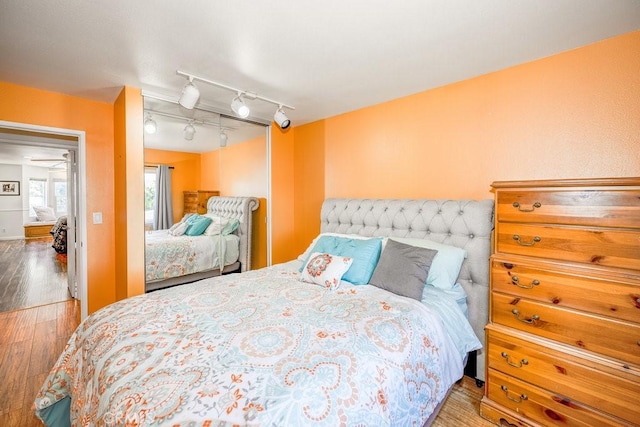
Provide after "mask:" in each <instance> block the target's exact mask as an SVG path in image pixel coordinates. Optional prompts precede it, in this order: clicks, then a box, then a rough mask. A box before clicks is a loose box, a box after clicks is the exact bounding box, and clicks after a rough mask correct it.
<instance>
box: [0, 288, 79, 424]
mask: <svg viewBox="0 0 640 427" xmlns="http://www.w3.org/2000/svg"><path fill="white" fill-rule="evenodd" d="M79 324H80V304H79V302H78V301H75V300H69V301H64V302H59V303H54V304H48V305H41V306H39V307H34V308H27V309H24V310H16V311H10V312H5V313H0V426H2V427H14V426H15V427H30V426H41V425H42V423H41V422H40V421H39V420H38V418H36V416H35V415H34V414H33V411H32V410H31V405H32V404H33V400H34V398H35V395H36V393H37V392H38V390H39V389H40V387H41V386H42V384H44V380H45V378H46V377H47V375H48V374H49V371H50V370H51V368H52V367H53V365H54V364H55V362H56V360H57V359H58V356H59V355H60V353H62V350H63V349H64V346H65V344H66V343H67V341H68V340H69V337H70V336H71V334H72V333H73V331H74V330H75V329H76V327H77V326H78V325H79Z"/></svg>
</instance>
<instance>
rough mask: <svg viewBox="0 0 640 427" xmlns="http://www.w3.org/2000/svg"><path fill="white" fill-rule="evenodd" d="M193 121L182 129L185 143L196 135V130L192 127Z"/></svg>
mask: <svg viewBox="0 0 640 427" xmlns="http://www.w3.org/2000/svg"><path fill="white" fill-rule="evenodd" d="M192 123H193V121H189V123H187V125H186V126H185V127H184V139H186V140H187V141H191V140H192V139H193V136H194V135H195V134H196V128H195V127H193V124H192Z"/></svg>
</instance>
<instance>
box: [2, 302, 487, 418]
mask: <svg viewBox="0 0 640 427" xmlns="http://www.w3.org/2000/svg"><path fill="white" fill-rule="evenodd" d="M79 323H80V304H79V303H78V302H77V301H75V300H69V301H65V302H60V303H55V304H49V305H43V306H40V307H35V308H30V309H24V310H17V311H11V312H7V313H0V379H1V380H0V426H2V427H32V426H41V425H42V424H41V423H40V421H39V420H38V419H37V418H36V416H35V415H34V414H33V411H32V410H31V405H32V404H33V399H34V397H35V395H36V393H37V392H38V389H39V388H40V387H41V386H42V384H43V383H44V380H45V378H46V377H47V375H48V373H49V370H50V369H51V367H53V365H54V364H55V362H56V360H57V359H58V356H59V355H60V353H61V352H62V350H63V349H64V346H65V344H66V342H67V341H68V339H69V337H70V336H71V334H72V333H73V331H74V330H75V328H76V327H77V326H78V325H79ZM482 393H483V389H482V388H478V387H476V384H475V381H474V380H472V379H471V378H469V377H464V379H463V380H462V382H461V383H460V384H456V385H455V386H454V389H453V391H452V392H451V394H450V395H449V398H448V399H447V401H446V403H445V404H444V406H443V407H442V410H441V411H440V414H438V417H437V418H436V419H435V421H434V423H433V424H432V425H433V426H434V427H451V426H456V427H458V426H474V427H476V426H477V427H485V426H487V427H488V426H492V425H493V424H491V423H490V422H489V421H486V420H484V419H483V418H481V417H480V415H479V407H480V399H481V398H482Z"/></svg>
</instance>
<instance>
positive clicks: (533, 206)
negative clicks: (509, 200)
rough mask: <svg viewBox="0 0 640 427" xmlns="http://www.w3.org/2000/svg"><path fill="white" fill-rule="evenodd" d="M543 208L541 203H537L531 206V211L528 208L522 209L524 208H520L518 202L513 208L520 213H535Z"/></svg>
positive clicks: (514, 203)
mask: <svg viewBox="0 0 640 427" xmlns="http://www.w3.org/2000/svg"><path fill="white" fill-rule="evenodd" d="M541 206H542V203H540V202H535V203H534V204H533V205H531V209H527V208H524V209H523V208H522V206H520V203H518V202H513V207H514V208H516V209H518V210H519V211H520V212H533V211H535V210H536V209H538V208H539V207H541Z"/></svg>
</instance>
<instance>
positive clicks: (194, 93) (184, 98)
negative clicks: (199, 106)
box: [178, 77, 200, 110]
mask: <svg viewBox="0 0 640 427" xmlns="http://www.w3.org/2000/svg"><path fill="white" fill-rule="evenodd" d="M198 99H200V91H199V90H198V88H197V87H196V85H194V84H193V77H189V81H188V82H187V84H185V85H184V87H183V88H182V94H180V99H179V100H178V103H179V104H180V105H182V106H183V107H184V108H187V109H189V110H192V109H193V107H195V105H196V102H198Z"/></svg>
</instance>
